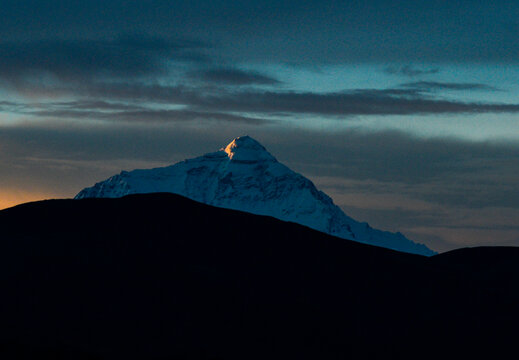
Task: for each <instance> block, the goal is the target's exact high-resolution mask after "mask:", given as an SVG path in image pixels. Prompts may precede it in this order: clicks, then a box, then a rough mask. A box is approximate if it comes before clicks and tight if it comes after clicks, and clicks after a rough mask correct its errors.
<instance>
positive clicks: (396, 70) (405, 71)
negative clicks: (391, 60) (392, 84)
mask: <svg viewBox="0 0 519 360" xmlns="http://www.w3.org/2000/svg"><path fill="white" fill-rule="evenodd" d="M384 72H385V73H386V74H391V75H403V76H407V77H416V76H421V75H432V74H437V73H439V72H440V69H439V68H419V67H415V66H412V65H403V66H394V65H393V66H388V67H386V68H385V69H384Z"/></svg>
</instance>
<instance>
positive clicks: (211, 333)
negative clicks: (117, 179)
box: [0, 194, 519, 360]
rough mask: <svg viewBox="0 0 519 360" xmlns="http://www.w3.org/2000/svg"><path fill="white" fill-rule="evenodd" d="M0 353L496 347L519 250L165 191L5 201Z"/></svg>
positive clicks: (507, 316) (330, 353)
mask: <svg viewBox="0 0 519 360" xmlns="http://www.w3.org/2000/svg"><path fill="white" fill-rule="evenodd" d="M0 237H1V242H0V281H1V283H0V285H1V289H2V291H1V295H0V318H1V321H0V357H1V358H2V359H4V358H5V359H9V358H12V359H100V360H104V359H117V358H122V359H273V358H277V359H350V358H353V359H358V358H384V359H386V358H413V359H424V358H437V357H439V356H442V357H446V358H449V357H452V356H463V357H464V358H466V357H468V356H481V355H488V356H494V357H496V356H499V354H504V353H506V351H510V350H513V349H515V341H516V338H517V336H518V335H519V331H518V326H519V321H518V320H519V316H518V310H517V308H518V304H519V285H518V284H519V249H517V248H475V249H463V250H457V251H453V252H449V253H445V254H441V255H437V256H433V257H430V258H427V257H422V256H418V255H411V254H405V253H399V252H396V251H392V250H388V249H384V248H378V247H373V246H368V245H362V244H360V243H356V242H352V241H347V240H343V239H339V238H334V237H332V236H329V235H326V234H323V233H320V232H317V231H314V230H311V229H309V228H306V227H303V226H301V225H297V224H293V223H285V222H282V221H279V220H276V219H274V218H270V217H263V216H257V215H251V214H248V213H242V212H238V211H232V210H227V209H222V208H214V207H211V206H208V205H204V204H200V203H197V202H194V201H192V200H188V199H186V198H183V197H181V196H178V195H173V194H148V195H131V196H127V197H124V198H119V199H84V200H49V201H43V202H36V203H28V204H24V205H21V206H17V207H15V208H11V209H7V210H4V211H0Z"/></svg>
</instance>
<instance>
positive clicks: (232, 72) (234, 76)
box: [191, 68, 281, 85]
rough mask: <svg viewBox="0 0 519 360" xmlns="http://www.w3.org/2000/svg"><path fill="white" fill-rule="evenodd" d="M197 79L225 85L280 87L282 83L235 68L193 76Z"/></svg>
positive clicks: (199, 73)
mask: <svg viewBox="0 0 519 360" xmlns="http://www.w3.org/2000/svg"><path fill="white" fill-rule="evenodd" d="M191 76H192V77H193V78H195V79H201V80H203V81H207V82H212V83H216V84H224V85H278V84H280V83H281V82H280V81H279V80H277V79H274V78H273V77H270V76H267V75H264V74H260V73H258V72H255V71H244V70H239V69H233V68H220V69H208V70H203V71H200V72H197V73H193V74H192V75H191Z"/></svg>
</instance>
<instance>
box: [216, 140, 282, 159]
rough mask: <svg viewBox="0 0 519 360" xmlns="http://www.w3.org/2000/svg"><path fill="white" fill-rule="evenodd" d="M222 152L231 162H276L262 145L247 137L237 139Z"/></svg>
mask: <svg viewBox="0 0 519 360" xmlns="http://www.w3.org/2000/svg"><path fill="white" fill-rule="evenodd" d="M223 151H225V153H226V154H227V156H228V157H229V159H231V160H233V161H276V158H274V157H273V156H272V155H271V154H270V153H269V152H268V151H267V149H265V148H264V147H263V145H261V144H260V143H259V142H257V141H256V140H254V139H253V138H251V137H250V136H247V135H246V136H240V137H237V138H236V139H234V140H233V141H231V142H230V143H229V145H227V146H226V147H225V148H224V149H223Z"/></svg>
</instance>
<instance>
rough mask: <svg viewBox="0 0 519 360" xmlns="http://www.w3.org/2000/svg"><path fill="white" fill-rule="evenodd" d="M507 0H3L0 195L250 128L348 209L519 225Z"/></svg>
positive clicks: (499, 229)
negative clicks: (62, 0)
mask: <svg viewBox="0 0 519 360" xmlns="http://www.w3.org/2000/svg"><path fill="white" fill-rule="evenodd" d="M518 15H519V5H518V4H517V2H513V1H493V2H490V1H456V2H448V1H435V0H433V1H349V2H336V1H316V0H303V1H301V0H300V1H248V2H236V1H226V0H219V1H215V0H213V1H196V2H192V1H191V2H189V1H165V0H157V1H140V2H127V1H120V0H106V1H74V0H70V1H67V2H61V1H59V2H58V1H36V0H33V1H5V2H3V3H2V8H1V9H0V16H1V17H2V19H3V21H2V22H1V23H0V150H1V153H0V207H6V206H11V205H13V204H16V203H20V202H23V201H29V200H35V199H40V198H48V197H72V196H73V195H74V194H75V193H76V192H78V191H79V190H80V189H81V188H83V187H85V186H88V185H91V184H92V183H94V182H96V181H99V180H101V179H104V178H106V177H107V176H110V175H112V174H113V173H116V172H119V171H120V170H122V169H132V168H135V167H140V168H147V167H152V166H161V165H166V164H170V163H173V162H175V161H179V160H182V159H184V158H186V157H192V156H196V155H199V154H201V153H204V152H209V151H213V150H215V149H218V148H220V147H222V146H224V145H225V144H226V143H227V142H229V141H231V140H232V139H233V138H234V137H236V136H240V135H243V134H249V135H251V136H253V137H255V138H256V139H258V140H259V141H260V142H262V143H263V144H264V145H265V146H266V147H267V148H268V149H269V150H270V151H271V152H272V153H273V154H274V155H275V156H276V157H277V158H278V159H279V160H280V161H283V162H285V163H286V164H287V165H289V166H290V167H292V168H293V169H294V170H297V171H299V172H301V173H303V174H304V175H306V176H307V177H309V178H310V179H312V180H313V181H314V182H315V183H316V184H317V185H318V187H320V188H322V189H323V190H325V191H326V192H327V193H329V194H330V195H331V196H332V198H334V199H335V201H336V203H338V204H339V205H340V206H341V207H342V208H343V209H344V210H345V211H346V212H347V213H348V214H349V215H351V216H353V217H355V218H358V219H359V220H364V221H368V222H369V223H370V224H371V225H373V226H375V227H380V228H384V229H388V230H392V231H402V232H403V233H404V234H406V235H408V237H410V238H412V239H413V240H416V241H420V242H425V243H426V244H427V245H428V246H429V247H431V248H433V249H435V250H439V251H444V250H448V249H452V248H456V247H460V246H468V245H484V244H485V245H492V244H500V245H503V244H508V245H510V244H513V245H519V226H518V225H517V224H518V220H519V189H518V188H517V186H516V184H517V183H518V180H519V157H518V156H519V131H517V129H518V126H517V124H518V120H519V118H518V116H519V86H518V84H519V61H518V60H519V58H518V57H517V54H519V43H518V42H517V41H516V37H517V34H518V33H519V31H518V30H519V26H518V24H519V22H518V20H517V19H518V18H519V16H518Z"/></svg>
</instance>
